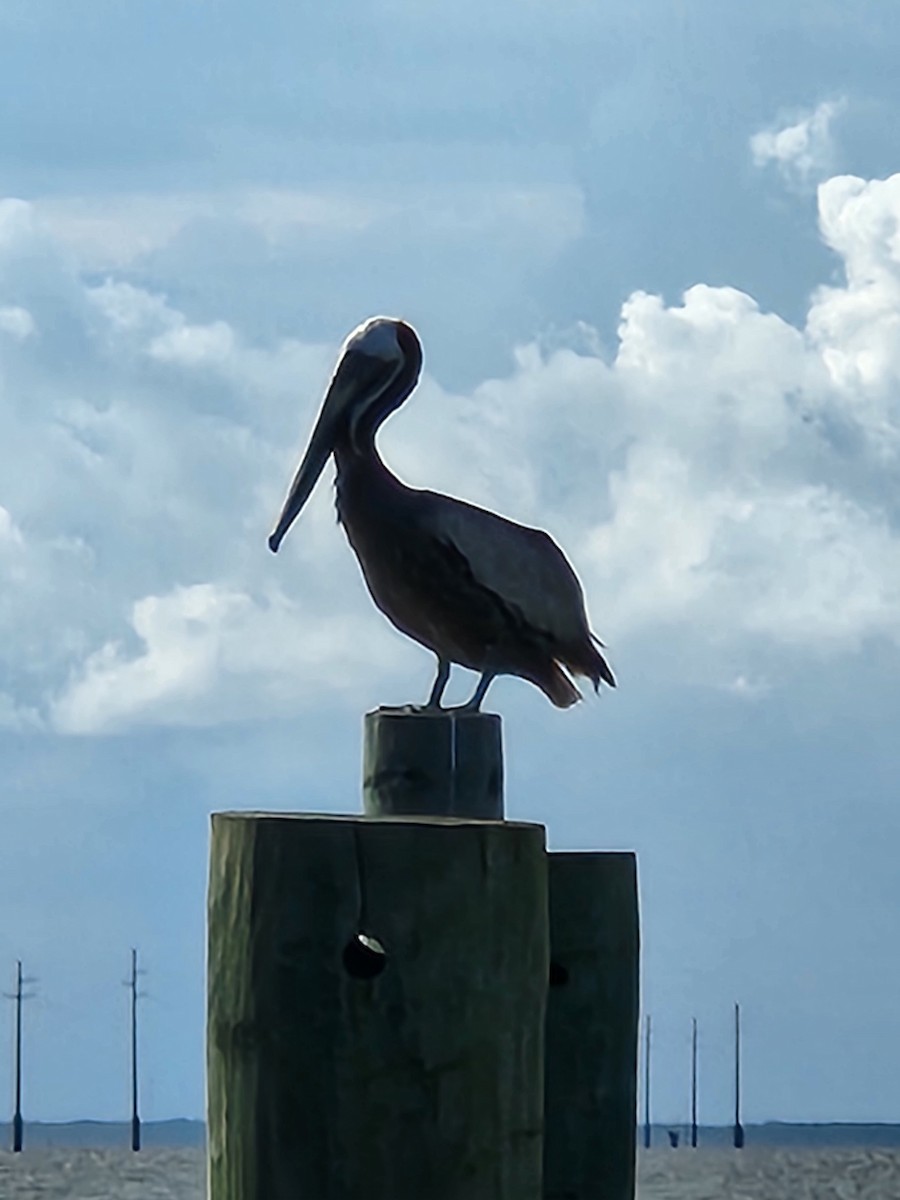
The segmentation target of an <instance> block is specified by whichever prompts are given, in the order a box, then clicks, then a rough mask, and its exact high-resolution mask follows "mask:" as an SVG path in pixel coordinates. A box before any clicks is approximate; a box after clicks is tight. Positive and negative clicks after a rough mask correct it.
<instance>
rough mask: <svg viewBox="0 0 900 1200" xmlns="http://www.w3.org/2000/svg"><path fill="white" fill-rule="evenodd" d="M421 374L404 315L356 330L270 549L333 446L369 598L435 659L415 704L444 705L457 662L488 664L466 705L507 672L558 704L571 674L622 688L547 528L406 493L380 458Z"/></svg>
mask: <svg viewBox="0 0 900 1200" xmlns="http://www.w3.org/2000/svg"><path fill="white" fill-rule="evenodd" d="M421 368H422V346H421V343H420V341H419V338H418V335H417V334H416V331H415V330H414V329H413V328H412V326H411V325H409V324H407V322H406V321H401V320H397V319H395V318H392V317H373V318H371V319H370V320H368V321H365V322H364V323H363V324H362V325H360V326H359V327H358V328H357V329H355V330H354V331H353V332H352V333H351V334H350V336H349V337H348V338H347V340H346V341H345V342H344V345H343V347H342V349H341V354H340V357H339V359H338V362H337V366H336V367H335V370H334V374H333V375H332V378H331V383H330V385H329V387H328V391H327V393H326V395H325V399H324V401H323V403H322V409H321V411H320V413H319V417H318V420H317V421H316V424H315V427H314V429H313V432H312V434H311V436H310V439H309V444H308V446H307V448H306V452H305V454H304V455H303V459H302V461H301V463H300V466H299V468H298V469H297V473H296V475H295V476H294V479H293V482H292V483H291V486H290V489H289V491H288V494H287V498H286V499H285V502H284V506H283V508H282V511H281V515H280V517H279V518H278V524H277V525H276V526H275V530H274V532H273V533H272V535H271V537H270V538H269V548H270V549H271V550H272V551H273V552H275V551H277V550H278V547H279V546H280V545H281V542H282V539H283V538H284V536H285V534H286V533H287V531H288V529H289V528H290V526H291V524H292V523H293V522H294V521H295V520H296V518H297V516H298V514H299V513H300V511H301V509H302V508H303V506H304V504H305V503H306V501H307V500H308V499H309V496H310V493H311V492H312V490H313V488H314V487H315V484H316V481H317V480H318V478H319V476H320V475H321V473H322V470H323V468H324V466H325V463H326V462H327V460H328V457H329V455H331V454H333V455H334V460H335V464H336V467H337V477H336V493H337V496H336V501H337V513H338V520H339V521H340V523H341V524H342V525H343V526H344V530H345V531H346V534H347V539H348V541H349V542H350V545H351V546H352V547H353V550H354V552H355V553H356V557H357V558H358V559H359V565H360V567H361V568H362V573H363V576H364V578H365V581H366V584H367V586H368V588H369V592H370V593H371V595H372V599H373V600H374V601H375V603H376V605H377V606H378V608H380V609H381V611H382V612H383V613H384V615H385V616H386V617H387V618H388V620H389V621H391V622H392V623H393V624H394V625H395V626H396V627H397V629H399V630H400V631H401V632H402V633H405V634H406V635H407V636H408V637H411V638H413V639H414V640H415V641H417V642H419V643H421V645H423V646H425V647H427V648H428V649H429V650H431V651H432V652H433V653H434V654H435V655H437V660H438V662H437V675H436V677H435V680H434V686H433V687H432V689H431V695H430V696H429V698H428V701H427V703H426V704H425V705H424V706H421V707H419V709H418V710H419V711H443V710H442V708H441V696H442V695H443V692H444V688H445V687H446V685H447V680H448V679H449V676H450V664H451V663H458V664H459V665H461V666H463V667H468V668H470V669H471V670H474V671H480V672H481V678H480V680H479V681H478V685H477V687H476V688H475V692H474V694H473V696H472V698H471V699H470V700H469V701H468V703H467V704H464V705H462V706H461V708H459V709H457V710H456V711H462V712H477V711H478V710H479V709H480V707H481V702H482V700H483V699H484V696H485V693H486V692H487V689H488V687H489V686H490V684H491V681H492V680H493V679H494V678H495V676H497V675H517V676H519V677H521V678H522V679H527V680H529V681H530V682H531V683H533V684H536V685H537V687H539V688H540V689H541V690H542V691H543V692H544V693H545V694H546V695H547V697H548V698H549V699H550V700H551V701H552V702H553V703H554V704H555V705H556V706H557V707H558V708H568V707H569V706H570V705H572V704H574V703H575V702H576V701H577V700H580V699H581V693H580V692H579V691H578V689H577V688H576V687H575V685H574V683H573V682H572V680H571V678H570V677H569V674H568V673H567V672H571V674H573V675H584V676H586V677H587V678H588V679H590V680H591V682H592V683H593V685H594V690H595V691H599V688H600V683H601V681H603V682H604V683H606V684H608V685H609V686H610V687H615V685H616V683H615V679H614V678H613V674H612V671H611V670H610V668H609V666H608V664H607V662H606V659H605V658H604V657H603V655H602V654H601V653H600V648H601V647H602V646H603V643H602V642H600V641H599V640H598V639H597V638H596V637H595V636H594V634H592V633H591V630H590V627H589V625H588V619H587V614H586V612H585V606H584V595H583V593H582V590H581V585H580V583H579V581H578V577H577V576H576V574H575V572H574V571H573V569H572V567H571V566H570V565H569V562H568V560H567V559H566V557H565V555H564V554H563V552H562V550H560V548H559V546H557V544H556V543H555V542H554V541H553V539H552V538H551V537H550V536H549V535H548V534H546V533H544V532H543V530H540V529H530V528H528V527H527V526H524V525H517V524H515V522H513V521H508V520H506V518H504V517H500V516H498V515H497V514H496V513H492V512H488V511H487V510H486V509H483V508H476V507H475V506H474V505H472V504H466V503H465V502H464V501H462V500H456V499H454V498H453V497H451V496H442V495H440V494H438V493H436V492H429V491H419V490H416V489H414V488H409V487H406V486H405V484H403V483H401V482H400V480H399V479H397V478H396V477H395V476H394V475H392V474H391V472H390V471H389V470H388V469H387V467H386V466H385V465H384V463H383V462H382V461H381V458H380V457H379V454H378V450H377V449H376V446H375V435H376V433H377V432H378V429H379V426H380V425H381V423H382V422H383V421H384V419H385V418H386V417H387V416H388V415H389V414H390V413H392V412H393V411H394V409H396V408H399V406H400V405H401V404H402V403H403V401H404V400H406V399H407V397H408V396H409V395H410V393H411V392H412V390H413V388H414V387H415V386H416V383H417V381H418V378H419V372H420V371H421Z"/></svg>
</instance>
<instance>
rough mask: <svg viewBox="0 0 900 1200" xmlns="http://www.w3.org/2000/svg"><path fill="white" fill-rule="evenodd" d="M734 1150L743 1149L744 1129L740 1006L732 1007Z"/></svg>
mask: <svg viewBox="0 0 900 1200" xmlns="http://www.w3.org/2000/svg"><path fill="white" fill-rule="evenodd" d="M734 1148H735V1150H742V1149H743V1148H744V1127H743V1125H742V1124H741V1006H740V1005H739V1004H735V1006H734Z"/></svg>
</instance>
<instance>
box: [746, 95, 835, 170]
mask: <svg viewBox="0 0 900 1200" xmlns="http://www.w3.org/2000/svg"><path fill="white" fill-rule="evenodd" d="M845 108H846V101H845V100H843V99H841V100H823V101H822V102H821V104H817V105H816V107H815V108H814V109H812V110H811V111H807V112H803V113H800V114H797V118H796V119H795V120H794V121H793V123H792V124H789V125H785V124H783V123H777V124H775V125H773V126H771V127H770V128H768V129H762V130H760V131H759V132H758V133H755V134H754V135H753V136H752V137H751V139H750V152H751V154H752V155H753V161H754V162H755V163H756V165H757V166H758V167H762V166H766V165H768V164H770V163H771V164H772V165H774V166H775V167H777V169H778V171H779V173H780V174H781V177H782V179H784V181H785V183H787V185H788V186H789V187H791V188H794V189H797V190H800V191H806V190H808V189H810V188H811V187H814V186H815V184H816V183H817V182H818V181H819V180H821V179H823V178H824V177H825V176H826V175H827V174H828V172H829V171H830V170H831V169H833V166H834V155H835V147H834V138H833V135H832V128H831V127H832V124H833V122H834V120H835V118H836V117H838V116H839V115H840V114H841V113H842V112H843V111H844V109H845Z"/></svg>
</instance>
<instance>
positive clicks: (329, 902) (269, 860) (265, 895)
mask: <svg viewBox="0 0 900 1200" xmlns="http://www.w3.org/2000/svg"><path fill="white" fill-rule="evenodd" d="M546 870H547V868H546V855H545V852H544V830H543V827H542V826H539V825H525V824H513V823H509V824H507V823H500V822H482V821H473V822H467V821H459V820H441V819H437V818H431V819H424V820H417V819H401V818H394V819H390V820H379V821H372V820H369V819H367V818H365V817H331V816H329V817H326V816H316V815H300V814H297V815H295V814H260V813H218V814H215V815H214V816H213V818H212V845H211V857H210V877H209V926H208V974H207V979H208V983H207V986H208V1023H207V1105H208V1138H209V1156H210V1161H209V1189H210V1191H209V1196H210V1200H297V1198H298V1197H304V1198H306V1197H308V1198H309V1200H361V1198H363V1197H371V1198H372V1200H388V1198H389V1200H540V1197H541V1143H542V1125H541V1109H542V1101H543V1051H544V1039H543V1035H544V1016H545V1002H546V980H547V971H548V962H549V955H548V929H547V876H546Z"/></svg>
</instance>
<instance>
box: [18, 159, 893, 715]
mask: <svg viewBox="0 0 900 1200" xmlns="http://www.w3.org/2000/svg"><path fill="white" fill-rule="evenodd" d="M819 209H820V224H821V230H822V236H823V238H824V239H825V241H826V242H827V243H828V245H829V246H830V247H831V248H832V249H833V250H834V252H835V253H836V254H837V255H838V256H839V257H840V259H841V261H842V262H843V265H844V268H845V272H846V281H845V282H844V283H843V284H834V285H830V286H829V287H826V288H822V289H820V290H819V291H818V292H816V293H815V295H814V296H813V297H812V299H811V302H810V307H809V312H808V318H807V321H806V322H805V324H804V325H803V327H795V326H793V325H791V324H790V323H789V322H787V321H785V320H783V319H782V318H781V317H779V316H778V315H777V314H774V313H767V312H763V311H761V310H760V309H759V307H758V305H757V304H756V303H755V302H754V301H753V299H752V298H751V297H749V296H747V295H746V294H744V293H742V292H740V291H737V290H735V289H733V288H727V287H719V288H713V287H709V286H706V285H698V286H696V287H693V288H691V289H689V290H688V291H687V292H686V293H685V295H684V296H683V297H682V299H681V301H680V302H679V303H677V304H672V305H667V304H666V303H664V302H663V300H662V299H661V298H660V297H658V296H653V295H648V294H646V293H641V292H637V293H635V294H634V295H632V296H631V297H629V298H628V300H627V301H626V302H625V304H624V305H623V308H622V317H621V324H620V328H619V344H618V348H617V350H616V353H615V354H614V355H613V356H611V357H608V358H604V357H603V356H602V355H601V352H600V351H599V350H598V349H597V347H598V346H599V338H595V337H593V336H587V337H585V336H580V337H579V339H578V343H577V348H575V347H573V346H571V345H569V346H566V345H563V346H558V345H557V348H555V349H552V350H545V349H541V347H540V345H539V344H537V343H536V344H533V345H527V346H522V347H520V348H519V349H518V350H517V351H516V355H515V364H514V368H513V370H512V372H511V373H510V374H509V375H508V376H507V377H504V378H497V379H490V380H485V381H484V382H482V383H481V384H480V385H478V386H477V387H476V388H474V389H473V390H472V392H471V393H470V394H468V395H464V396H461V395H454V394H451V393H448V392H446V391H445V390H444V389H442V388H441V387H440V385H439V383H438V382H437V381H436V380H435V379H433V378H431V377H429V376H426V377H425V379H424V380H423V383H422V387H421V389H420V391H419V393H418V394H417V396H416V397H415V398H414V400H413V401H412V402H411V403H410V404H409V406H408V407H406V408H405V409H404V410H403V411H402V412H401V413H400V414H398V415H397V416H396V417H395V418H394V419H393V420H392V421H391V422H390V423H389V424H388V425H387V426H386V428H385V430H384V434H383V436H382V448H383V451H384V454H385V457H386V459H387V460H388V461H389V462H390V463H391V464H392V465H393V466H394V467H395V468H396V469H397V471H398V473H399V474H401V476H403V477H404V478H406V479H408V480H409V481H410V482H412V483H414V484H418V485H425V486H431V487H437V488H440V489H443V490H447V491H450V492H452V493H455V494H458V495H463V496H466V497H467V498H469V499H471V500H473V501H474V502H476V503H483V504H487V505H489V506H491V507H495V508H497V509H499V510H500V511H502V512H505V513H507V514H509V515H511V516H513V517H515V518H518V519H520V520H523V521H528V522H532V523H536V524H540V525H544V526H546V527H548V528H549V529H550V531H551V532H552V533H554V534H555V535H556V536H557V537H558V539H559V540H560V541H561V543H562V544H563V545H564V546H565V547H566V549H567V550H568V552H569V553H570V556H571V557H572V559H573V561H574V562H575V564H576V566H577V568H578V570H579V572H580V573H581V574H582V577H583V579H584V581H585V584H586V589H587V594H588V598H589V605H590V608H591V611H592V613H593V617H594V620H595V624H596V626H597V629H598V632H599V633H600V634H601V636H604V638H605V639H606V640H607V641H608V642H610V643H611V645H612V648H613V653H614V657H615V654H616V652H617V651H618V652H620V653H622V654H627V657H628V659H629V660H630V661H632V662H633V661H634V660H635V659H636V657H639V654H640V648H641V646H642V645H643V644H645V643H646V644H647V645H650V644H651V642H652V644H654V645H656V644H658V638H659V635H660V634H663V636H664V637H667V638H670V639H671V638H672V637H677V639H678V641H679V643H680V644H682V645H684V644H688V643H690V645H691V646H692V654H691V661H692V662H695V663H696V664H697V665H696V678H697V679H698V680H703V681H705V682H710V681H718V682H716V683H715V686H722V685H721V682H720V681H721V680H722V679H723V678H730V679H732V680H733V681H736V682H734V683H733V684H732V685H731V689H730V690H731V691H732V692H734V694H736V695H743V696H745V697H746V696H749V695H751V694H753V695H757V694H760V695H761V694H763V691H764V689H762V687H761V686H760V687H757V685H756V683H753V682H752V681H756V680H759V679H760V678H768V676H769V672H768V669H767V667H766V668H765V669H764V668H763V667H762V666H761V665H760V661H759V660H758V658H757V657H756V656H757V652H759V653H762V652H763V650H764V651H765V653H766V654H770V653H772V652H774V651H775V650H780V652H781V653H789V654H792V655H798V654H799V655H805V654H816V655H821V654H847V653H852V652H853V651H854V649H855V648H856V647H858V646H860V645H861V644H862V643H863V642H864V641H865V640H866V639H869V638H883V639H886V640H887V641H889V642H892V643H894V644H900V534H898V522H900V502H898V501H897V499H896V488H895V485H894V480H895V478H896V470H897V457H898V452H900V442H898V433H900V408H898V403H897V399H896V397H897V395H898V394H900V393H898V388H897V383H898V375H900V351H898V350H897V346H898V345H900V341H898V338H897V336H896V335H897V326H898V322H900V284H898V280H900V240H898V232H897V231H898V227H900V176H898V177H894V178H893V179H889V180H884V181H877V180H876V181H868V182H867V181H863V180H859V179H851V178H843V177H839V178H835V179H831V180H828V181H827V182H826V183H824V184H823V185H822V186H821V188H820V191H819ZM9 309H16V310H18V309H21V311H23V312H26V313H28V314H29V316H30V317H31V319H32V320H33V321H34V324H35V327H36V328H39V329H40V330H41V337H40V338H34V337H30V336H25V337H24V338H23V339H21V340H19V339H17V338H16V337H15V336H14V337H12V338H9V339H7V340H6V342H2V341H0V460H2V461H0V478H2V481H3V482H2V486H0V505H2V507H0V574H2V576H3V594H2V602H0V639H2V640H0V645H2V650H0V658H2V665H3V669H4V678H5V680H7V681H8V682H7V683H6V684H5V694H6V696H7V699H6V700H3V701H2V703H0V708H2V713H0V720H2V721H3V722H4V723H7V724H8V723H10V722H18V723H19V724H26V725H27V724H28V723H32V724H34V723H35V722H40V721H45V722H49V723H50V724H52V725H53V726H55V727H56V728H57V729H60V730H63V731H67V732H80V733H89V732H95V731H101V730H107V729H120V728H124V727H126V726H128V725H130V724H135V723H141V722H151V723H160V722H162V723H167V722H177V723H210V722H216V721H222V720H228V719H232V718H237V717H241V716H254V715H259V716H263V715H265V714H267V713H284V712H288V711H291V710H293V709H297V708H300V707H302V706H304V705H310V704H315V703H317V702H318V701H319V700H320V698H321V697H322V695H323V694H327V695H329V696H332V697H335V698H337V699H338V700H340V698H341V697H342V696H343V695H345V694H347V692H348V690H349V689H351V688H353V687H359V686H364V687H366V688H371V689H372V690H373V692H374V694H375V696H374V698H376V699H377V698H380V697H378V690H379V688H382V687H384V686H386V685H387V684H388V681H390V683H389V686H390V688H394V687H399V688H400V689H401V691H403V692H404V693H411V692H412V690H413V689H412V688H410V687H408V686H407V685H406V684H404V682H403V681H404V680H408V679H409V678H410V676H411V675H412V673H413V672H415V677H416V680H417V684H416V687H418V686H419V683H421V679H420V675H422V676H424V674H425V670H423V668H422V660H421V655H420V652H418V651H415V652H414V651H412V649H409V651H408V652H406V651H404V649H402V648H401V647H402V646H403V645H404V643H402V642H401V641H398V640H392V638H391V636H390V635H389V633H388V631H387V626H386V625H385V623H384V622H383V620H382V618H381V617H380V616H379V615H378V614H377V613H375V612H374V611H373V610H372V607H371V605H370V603H369V601H368V599H367V598H366V596H365V594H364V591H363V588H362V585H361V583H360V580H359V575H358V571H357V568H356V565H355V563H354V562H353V559H352V556H351V553H350V551H349V549H348V548H347V546H346V544H345V541H344V538H343V535H342V534H341V532H340V531H339V530H338V529H336V528H335V525H334V517H333V511H332V507H331V500H330V496H329V495H328V488H327V487H325V486H323V487H322V488H321V489H320V490H319V492H317V493H316V495H315V496H314V497H313V501H312V503H311V505H310V509H309V511H308V512H307V513H305V514H304V516H303V518H302V520H301V522H300V523H299V525H298V527H297V528H296V530H295V531H294V532H292V534H291V538H290V540H289V542H288V543H287V545H286V547H285V551H284V552H283V553H282V554H281V555H280V556H279V557H278V558H277V559H273V558H272V557H271V555H269V554H268V552H267V550H266V548H265V536H266V534H267V532H268V530H269V526H270V523H271V521H272V518H273V516H274V514H275V511H276V509H277V507H278V505H279V503H280V500H281V498H282V495H283V490H284V487H285V486H286V483H287V480H288V478H289V475H290V473H291V471H292V470H293V467H294V466H295V462H296V455H297V453H299V450H300V446H301V442H302V439H303V437H304V436H305V433H306V432H307V430H308V429H309V427H310V425H311V423H312V419H313V416H314V412H315V404H316V400H317V397H318V396H319V394H320V393H321V389H322V387H323V385H324V384H325V382H326V380H327V376H328V373H329V370H330V367H331V360H332V355H333V353H334V348H333V347H327V346H318V345H306V344H303V343H300V342H297V341H294V340H289V339H288V340H283V341H280V342H276V343H274V344H270V345H268V346H265V347H264V346H260V345H256V344H253V343H252V342H251V341H250V340H249V339H248V338H247V337H246V336H244V335H242V333H241V330H240V329H239V328H238V327H236V326H235V325H233V324H230V323H228V322H225V321H222V320H214V321H210V322H207V323H195V322H192V321H190V320H188V318H187V317H186V316H185V314H184V313H183V312H181V311H180V310H179V309H178V308H177V307H175V306H174V305H173V304H172V303H171V302H170V301H169V300H168V299H167V298H166V297H165V296H162V295H158V294H152V293H150V292H148V291H147V290H145V289H143V288H141V287H138V286H137V285H135V284H134V283H133V282H131V281H129V280H128V279H127V278H124V277H122V276H113V277H111V278H110V279H108V280H107V281H106V282H105V283H102V284H100V285H96V284H90V285H89V284H87V283H86V282H85V281H84V280H83V279H82V278H81V276H80V274H79V270H78V268H77V266H76V265H74V263H73V260H72V259H71V258H70V257H69V254H68V250H67V249H66V248H65V247H61V246H60V245H59V244H58V242H57V241H56V240H55V239H54V238H53V237H52V236H50V234H49V233H48V232H47V230H46V229H45V228H41V226H40V223H39V222H37V221H36V220H35V216H34V212H33V210H31V209H30V208H29V206H27V205H22V204H20V203H17V202H14V203H9V202H6V203H4V204H2V205H0V310H2V311H8V310H9ZM589 332H590V331H589ZM426 349H427V346H426ZM760 648H762V649H760ZM417 656H418V657H417ZM720 659H721V661H720ZM735 663H740V668H739V669H737V668H736V667H735V665H734V664H735ZM683 664H684V659H683V658H682V659H681V660H680V664H679V669H680V670H681V669H683ZM648 669H650V670H653V671H658V672H663V673H664V672H665V671H666V669H667V668H666V664H665V662H664V661H663V660H656V659H654V661H653V664H652V666H651V667H650V668H648ZM740 680H744V681H745V682H744V683H740V682H739V681H740ZM746 681H751V682H746ZM422 690H424V688H423V689H422Z"/></svg>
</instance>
